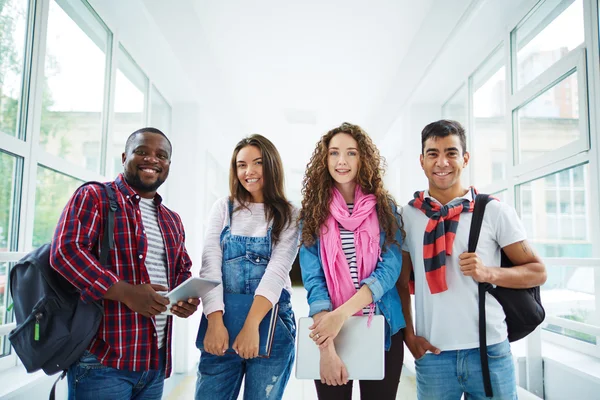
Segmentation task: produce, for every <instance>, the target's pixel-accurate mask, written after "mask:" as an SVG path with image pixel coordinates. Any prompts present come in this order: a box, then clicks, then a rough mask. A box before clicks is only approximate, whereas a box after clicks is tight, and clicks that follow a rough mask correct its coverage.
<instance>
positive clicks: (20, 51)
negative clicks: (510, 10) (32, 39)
mask: <svg viewBox="0 0 600 400" xmlns="http://www.w3.org/2000/svg"><path fill="white" fill-rule="evenodd" d="M2 3H3V4H2V7H0V133H5V134H7V135H11V136H17V137H18V136H20V135H19V109H20V107H21V106H22V104H21V103H22V96H21V95H22V93H21V90H22V82H23V57H24V52H25V35H26V31H27V5H28V3H29V1H27V0H6V1H3V2H2Z"/></svg>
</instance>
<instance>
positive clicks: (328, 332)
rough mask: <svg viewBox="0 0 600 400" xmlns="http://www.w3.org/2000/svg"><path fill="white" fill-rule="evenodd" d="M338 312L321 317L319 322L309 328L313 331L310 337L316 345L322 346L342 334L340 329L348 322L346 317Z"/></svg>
mask: <svg viewBox="0 0 600 400" xmlns="http://www.w3.org/2000/svg"><path fill="white" fill-rule="evenodd" d="M338 310H339V309H338ZM338 310H334V311H332V312H329V313H327V314H325V315H323V316H321V317H320V318H319V320H318V321H317V322H315V323H313V324H312V325H311V326H309V327H308V329H311V330H312V331H311V333H310V337H311V339H312V340H314V341H315V343H316V344H318V345H322V344H323V343H324V342H325V341H326V340H327V339H331V340H333V339H335V337H336V336H337V335H338V333H340V329H342V326H343V325H344V322H346V316H345V315H344V314H342V313H341V312H339V311H338Z"/></svg>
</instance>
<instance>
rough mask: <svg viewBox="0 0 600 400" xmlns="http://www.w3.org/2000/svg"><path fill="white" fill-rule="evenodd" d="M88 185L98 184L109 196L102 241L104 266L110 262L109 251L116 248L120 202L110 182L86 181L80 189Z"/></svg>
mask: <svg viewBox="0 0 600 400" xmlns="http://www.w3.org/2000/svg"><path fill="white" fill-rule="evenodd" d="M87 185H97V186H100V187H102V188H104V192H105V193H106V196H107V197H108V215H107V217H106V220H105V222H104V235H102V240H101V241H100V264H102V266H106V264H107V263H108V252H109V251H110V249H114V247H115V236H114V230H115V213H116V211H117V210H118V208H119V204H118V203H117V194H116V193H115V189H114V188H113V186H112V185H111V184H110V183H102V182H97V181H89V182H86V183H84V184H83V185H81V186H79V189H81V188H82V187H84V186H87ZM79 189H78V190H79Z"/></svg>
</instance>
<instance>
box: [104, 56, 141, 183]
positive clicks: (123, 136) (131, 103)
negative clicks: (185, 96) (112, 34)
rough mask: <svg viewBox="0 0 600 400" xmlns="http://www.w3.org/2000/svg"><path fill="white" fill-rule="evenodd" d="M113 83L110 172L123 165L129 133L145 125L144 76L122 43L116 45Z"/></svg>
mask: <svg viewBox="0 0 600 400" xmlns="http://www.w3.org/2000/svg"><path fill="white" fill-rule="evenodd" d="M117 65H118V67H117V80H116V86H115V114H114V115H115V118H114V123H113V149H112V152H111V156H112V160H113V162H112V163H110V166H111V167H112V170H111V171H110V172H111V174H110V175H115V174H116V173H117V172H119V171H121V170H122V169H123V166H122V165H121V164H122V162H121V154H122V153H123V151H124V149H125V141H127V138H128V137H129V135H131V133H133V132H135V131H136V130H138V129H140V128H143V127H145V126H146V123H145V120H144V107H145V104H146V97H145V93H146V86H147V78H146V76H145V75H144V73H143V72H142V71H141V70H140V69H139V67H138V66H137V64H136V63H135V62H134V61H133V60H132V59H131V57H130V56H129V54H127V52H126V51H125V49H124V48H123V47H122V46H119V54H118V63H117Z"/></svg>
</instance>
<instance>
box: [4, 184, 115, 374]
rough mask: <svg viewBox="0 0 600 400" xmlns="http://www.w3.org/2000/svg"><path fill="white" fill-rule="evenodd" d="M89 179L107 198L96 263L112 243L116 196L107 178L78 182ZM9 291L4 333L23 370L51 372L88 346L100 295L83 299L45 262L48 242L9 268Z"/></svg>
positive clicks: (104, 257) (99, 314)
mask: <svg viewBox="0 0 600 400" xmlns="http://www.w3.org/2000/svg"><path fill="white" fill-rule="evenodd" d="M89 184H96V185H100V186H101V187H103V188H104V191H105V192H106V194H107V196H108V199H109V210H108V214H107V215H108V216H107V219H106V221H105V228H104V235H103V238H102V240H101V242H100V244H99V246H100V249H101V251H100V263H101V264H102V265H106V264H107V261H108V253H109V249H112V248H114V237H113V231H114V216H115V212H116V210H117V197H116V194H115V191H114V189H113V187H112V186H111V185H110V184H104V183H100V182H87V183H84V184H83V185H82V186H81V187H83V186H86V185H89ZM10 292H11V295H12V298H13V305H14V311H15V319H16V322H17V327H16V328H15V329H13V330H12V331H11V332H10V334H9V337H8V338H9V340H10V342H11V344H12V346H13V348H14V349H15V352H16V353H17V355H18V356H19V358H20V359H21V361H22V362H23V365H24V366H25V369H26V370H27V372H34V371H37V370H39V369H42V370H44V372H45V373H46V374H48V375H52V374H55V373H57V372H59V371H65V370H66V369H68V368H69V366H71V364H73V363H74V362H76V361H77V360H78V359H79V358H80V357H81V355H82V354H83V352H84V351H85V350H86V349H87V347H88V346H89V344H90V342H91V341H92V339H93V338H94V336H95V335H96V333H97V332H98V327H99V325H100V322H101V321H102V318H103V315H104V309H103V305H102V302H101V301H96V302H91V303H84V302H83V301H82V300H81V298H80V292H79V290H77V289H76V288H75V287H74V286H73V285H71V283H69V282H68V281H67V280H66V279H65V278H64V277H63V276H62V275H60V274H59V273H58V272H57V271H55V270H54V269H53V268H52V267H51V266H50V243H46V244H44V245H43V246H41V247H39V248H38V249H36V250H34V251H32V252H31V253H29V254H27V255H26V256H25V257H23V258H22V259H21V260H19V262H18V263H17V264H16V265H15V266H14V267H13V268H12V269H11V272H10ZM64 375H65V374H64V373H63V374H62V376H61V378H62V377H64ZM59 379H60V378H59ZM55 385H56V384H55Z"/></svg>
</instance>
